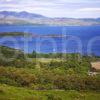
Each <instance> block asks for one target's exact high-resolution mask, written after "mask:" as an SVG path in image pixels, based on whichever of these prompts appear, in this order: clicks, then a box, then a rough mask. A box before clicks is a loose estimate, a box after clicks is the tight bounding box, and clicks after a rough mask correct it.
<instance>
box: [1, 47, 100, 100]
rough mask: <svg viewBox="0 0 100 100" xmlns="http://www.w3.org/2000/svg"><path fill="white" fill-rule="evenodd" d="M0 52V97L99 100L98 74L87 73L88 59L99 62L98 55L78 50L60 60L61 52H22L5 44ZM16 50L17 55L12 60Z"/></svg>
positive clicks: (4, 99)
mask: <svg viewBox="0 0 100 100" xmlns="http://www.w3.org/2000/svg"><path fill="white" fill-rule="evenodd" d="M0 51H1V52H2V53H1V54H0V100H98V98H99V97H100V94H99V93H100V74H99V73H98V74H97V75H94V76H90V75H88V72H89V71H90V70H91V63H90V62H91V61H99V59H100V58H99V57H94V56H93V57H88V56H81V55H80V54H78V53H77V54H63V55H66V58H63V59H62V54H61V53H57V54H38V53H36V52H33V53H32V54H24V53H23V52H22V51H20V50H15V49H12V48H8V47H5V46H1V47H0ZM15 53H16V54H17V56H16V58H14V59H12V58H13V55H14V54H15ZM26 56H27V57H28V58H31V60H30V61H29V60H27V59H26ZM80 57H81V59H80V60H79V59H78V58H80ZM4 58H6V59H8V60H5V59H4ZM41 58H42V59H41ZM9 59H11V60H9ZM82 91H83V92H82ZM86 91H88V92H86Z"/></svg>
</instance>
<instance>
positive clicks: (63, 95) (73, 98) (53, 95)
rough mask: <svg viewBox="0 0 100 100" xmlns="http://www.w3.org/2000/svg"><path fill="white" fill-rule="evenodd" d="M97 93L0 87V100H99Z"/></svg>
mask: <svg viewBox="0 0 100 100" xmlns="http://www.w3.org/2000/svg"><path fill="white" fill-rule="evenodd" d="M99 98H100V94H99V92H77V91H74V90H70V91H58V90H48V91H36V90H30V89H27V88H20V87H13V86H8V85H5V84H3V85H0V100H99Z"/></svg>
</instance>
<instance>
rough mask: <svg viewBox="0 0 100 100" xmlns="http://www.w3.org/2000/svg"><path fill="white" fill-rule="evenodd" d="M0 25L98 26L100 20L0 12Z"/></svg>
mask: <svg viewBox="0 0 100 100" xmlns="http://www.w3.org/2000/svg"><path fill="white" fill-rule="evenodd" d="M0 24H33V25H55V26H56V25H57V26H68V25H75V26H76V25H79V26H88V25H100V18H97V19H92V18H86V19H78V18H77V19H75V18H48V17H45V16H43V15H39V14H33V13H28V12H8V11H1V12H0Z"/></svg>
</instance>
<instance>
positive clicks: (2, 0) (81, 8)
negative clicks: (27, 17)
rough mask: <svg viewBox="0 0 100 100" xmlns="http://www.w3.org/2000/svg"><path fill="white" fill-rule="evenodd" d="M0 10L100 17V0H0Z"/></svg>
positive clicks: (47, 14)
mask: <svg viewBox="0 0 100 100" xmlns="http://www.w3.org/2000/svg"><path fill="white" fill-rule="evenodd" d="M0 10H1V11H3V10H9V11H18V12H20V11H28V12H32V13H39V14H42V15H45V16H49V17H100V0H0Z"/></svg>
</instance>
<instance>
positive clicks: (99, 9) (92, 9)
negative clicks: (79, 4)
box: [77, 8, 100, 12]
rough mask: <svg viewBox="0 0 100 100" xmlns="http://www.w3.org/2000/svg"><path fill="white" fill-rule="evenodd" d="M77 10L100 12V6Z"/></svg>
mask: <svg viewBox="0 0 100 100" xmlns="http://www.w3.org/2000/svg"><path fill="white" fill-rule="evenodd" d="M77 11H79V12H95V11H98V12H100V8H81V9H78V10H77Z"/></svg>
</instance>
